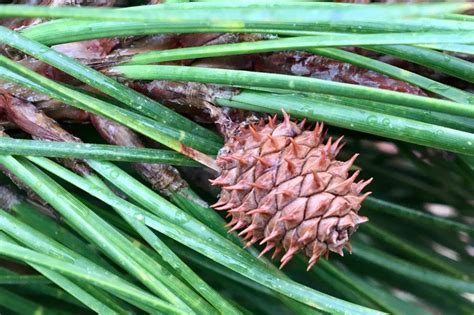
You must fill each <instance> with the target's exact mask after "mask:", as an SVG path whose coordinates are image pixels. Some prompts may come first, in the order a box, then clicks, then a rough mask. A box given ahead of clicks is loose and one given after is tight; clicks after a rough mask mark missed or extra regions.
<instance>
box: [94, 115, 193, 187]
mask: <svg viewBox="0 0 474 315" xmlns="http://www.w3.org/2000/svg"><path fill="white" fill-rule="evenodd" d="M91 122H92V124H93V125H94V127H95V128H96V130H97V131H98V132H99V133H100V135H101V136H102V138H104V139H105V140H106V141H107V142H108V143H110V144H114V145H121V146H126V147H138V148H141V147H144V145H143V143H142V141H141V140H140V138H139V137H138V135H137V134H136V133H135V132H133V131H132V130H130V129H129V128H127V127H125V126H123V125H120V124H118V123H116V122H114V121H111V120H108V119H106V118H103V117H100V116H97V115H91ZM132 165H133V167H134V169H135V170H136V171H137V172H138V174H139V175H140V176H141V177H142V178H143V179H145V180H146V181H148V182H149V183H150V184H151V185H152V187H153V189H155V190H157V191H159V192H160V193H162V194H164V195H169V194H171V193H172V192H175V191H177V190H179V189H181V188H183V187H186V186H187V184H186V182H185V181H184V180H183V179H181V176H180V175H179V172H178V170H176V169H175V168H174V167H172V166H171V165H165V164H151V163H133V164H132Z"/></svg>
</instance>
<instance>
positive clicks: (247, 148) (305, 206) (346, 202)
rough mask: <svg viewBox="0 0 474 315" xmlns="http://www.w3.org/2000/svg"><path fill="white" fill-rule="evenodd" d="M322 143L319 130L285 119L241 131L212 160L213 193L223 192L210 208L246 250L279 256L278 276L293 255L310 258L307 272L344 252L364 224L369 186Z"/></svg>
mask: <svg viewBox="0 0 474 315" xmlns="http://www.w3.org/2000/svg"><path fill="white" fill-rule="evenodd" d="M324 136H325V132H324V126H323V124H322V123H321V124H319V123H318V124H316V127H315V128H314V129H313V130H309V129H305V128H304V121H303V122H301V123H299V124H297V123H295V122H292V121H290V117H289V116H288V115H287V114H286V113H284V120H283V122H282V123H277V121H276V117H274V118H271V119H269V121H268V122H267V123H265V122H264V121H263V120H261V121H260V122H259V123H258V124H253V125H247V126H243V127H240V128H239V129H238V130H237V131H236V132H235V133H234V135H233V136H232V137H230V139H229V140H228V141H227V142H226V144H225V146H224V148H223V149H222V150H221V151H220V154H219V156H218V158H217V165H218V166H219V167H220V169H221V174H220V176H219V177H217V178H216V179H214V180H211V183H212V184H213V185H217V186H220V187H221V189H222V192H221V195H220V198H219V200H218V201H217V202H216V203H215V204H214V205H213V206H212V207H213V208H215V209H216V210H225V211H227V212H228V217H230V222H229V223H228V224H227V226H228V227H229V231H238V233H239V236H241V237H243V239H244V240H246V241H247V243H246V245H245V247H247V246H250V245H252V244H255V243H258V244H260V245H265V248H264V249H263V251H262V252H261V255H263V254H265V253H267V252H270V251H273V256H272V258H275V257H276V256H278V255H279V254H280V253H282V254H283V256H282V257H281V259H280V262H281V265H280V268H282V267H283V266H285V265H286V264H287V263H288V262H289V261H290V260H291V259H292V258H293V257H294V256H295V255H296V254H297V253H299V252H302V253H304V254H305V255H306V256H308V257H309V264H308V270H309V269H310V268H311V267H313V266H314V265H315V264H316V262H317V261H318V259H319V257H321V256H325V257H328V255H329V252H335V253H338V254H339V255H341V256H342V255H343V249H344V248H346V249H347V250H349V252H350V251H351V247H350V244H349V237H350V236H351V234H352V233H353V232H354V231H355V230H356V229H357V227H358V225H359V224H361V223H364V222H366V221H367V220H368V219H367V218H366V217H363V216H359V215H358V212H359V209H360V207H361V203H362V201H363V200H364V199H365V198H366V197H367V196H368V195H369V194H370V193H365V194H361V191H362V190H363V189H364V187H365V186H367V185H368V184H369V183H370V182H371V179H369V180H365V181H363V180H360V181H356V177H357V175H358V174H359V171H356V172H354V173H353V174H351V175H350V174H349V169H350V167H351V166H352V164H353V163H354V161H355V159H356V158H357V154H356V155H354V156H353V157H352V158H351V159H349V160H348V161H338V160H336V156H337V154H338V153H339V151H340V149H341V148H342V146H343V143H342V137H341V138H339V139H337V140H336V141H334V142H333V141H332V139H331V138H329V139H328V140H327V141H326V142H324V141H323V139H324Z"/></svg>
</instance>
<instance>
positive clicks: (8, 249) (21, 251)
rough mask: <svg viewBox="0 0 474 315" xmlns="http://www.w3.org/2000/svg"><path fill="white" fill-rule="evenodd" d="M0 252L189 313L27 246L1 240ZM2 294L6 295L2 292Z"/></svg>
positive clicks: (166, 309)
mask: <svg viewBox="0 0 474 315" xmlns="http://www.w3.org/2000/svg"><path fill="white" fill-rule="evenodd" d="M0 253H1V254H2V255H5V256H8V257H10V258H13V259H17V260H20V261H26V262H28V263H33V264H36V265H39V266H42V267H46V268H49V269H51V270H54V271H58V272H61V273H63V274H65V275H67V276H69V277H72V278H75V279H79V280H83V281H88V282H90V283H92V284H94V285H97V286H100V287H104V288H107V289H108V290H110V291H114V292H118V293H120V294H121V295H124V296H129V297H138V296H141V299H143V300H147V301H149V303H152V304H153V305H154V307H156V309H157V310H161V311H164V312H170V313H171V314H183V315H184V314H187V313H185V312H183V311H182V310H180V309H178V308H176V307H174V306H172V305H170V304H168V303H165V302H162V301H160V300H158V299H156V298H152V297H151V296H146V295H144V294H143V292H142V291H141V290H137V289H134V288H133V287H129V288H127V290H124V289H123V288H122V287H116V286H114V284H113V283H111V282H110V281H109V278H108V277H107V276H104V275H103V274H101V273H98V272H94V271H91V270H87V271H85V270H83V269H82V268H78V267H76V266H75V265H74V264H71V263H67V262H64V261H61V260H59V259H56V258H52V257H50V256H47V255H44V254H40V253H37V252H34V251H32V250H30V249H27V248H25V247H21V246H18V245H14V244H11V243H9V242H5V241H1V240H0ZM2 296H4V295H3V294H2Z"/></svg>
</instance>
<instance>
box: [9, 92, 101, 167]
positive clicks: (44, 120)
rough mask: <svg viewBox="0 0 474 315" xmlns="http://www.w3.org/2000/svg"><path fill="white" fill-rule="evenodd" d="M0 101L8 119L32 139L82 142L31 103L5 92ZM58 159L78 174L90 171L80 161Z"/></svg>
mask: <svg viewBox="0 0 474 315" xmlns="http://www.w3.org/2000/svg"><path fill="white" fill-rule="evenodd" d="M0 103H2V106H0V107H3V108H4V110H5V112H6V114H7V117H8V119H9V120H10V121H11V122H13V123H14V124H16V125H17V126H18V127H19V128H20V129H22V130H23V131H25V132H26V133H28V134H30V135H31V137H32V138H33V139H38V140H49V141H62V142H82V141H81V140H80V139H79V138H77V137H75V136H73V135H72V134H70V133H69V132H67V131H66V130H64V129H63V128H61V126H60V125H59V124H58V123H57V122H56V121H55V120H53V119H51V118H49V117H48V116H46V115H45V114H44V113H43V112H42V111H40V110H38V109H37V108H36V107H35V106H34V105H33V104H31V103H28V102H25V101H23V100H20V99H18V98H15V97H12V96H10V95H7V94H3V95H2V94H0ZM60 161H61V162H62V163H63V164H64V165H65V166H66V167H68V168H70V169H72V170H73V171H75V172H76V173H78V174H81V175H87V174H90V173H91V172H92V171H91V170H90V169H89V167H88V166H86V165H85V164H84V163H83V162H81V161H78V160H74V159H60Z"/></svg>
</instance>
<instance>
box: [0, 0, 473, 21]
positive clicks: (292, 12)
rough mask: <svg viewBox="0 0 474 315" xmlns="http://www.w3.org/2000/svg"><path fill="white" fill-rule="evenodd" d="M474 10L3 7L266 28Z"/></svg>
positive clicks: (12, 12)
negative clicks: (249, 25)
mask: <svg viewBox="0 0 474 315" xmlns="http://www.w3.org/2000/svg"><path fill="white" fill-rule="evenodd" d="M469 8H472V5H471V4H469V3H439V4H413V5H411V6H403V5H391V6H389V7H387V6H384V5H371V6H357V5H351V4H333V3H279V4H265V3H249V4H246V3H243V4H237V3H232V4H231V3H225V2H224V3H181V4H164V5H160V6H151V7H135V8H133V9H127V10H120V9H110V8H82V7H54V8H48V7H42V6H22V5H2V6H1V10H0V16H4V17H50V18H74V19H84V20H110V21H143V22H162V23H164V22H177V21H206V20H211V21H212V22H214V23H215V22H224V21H225V22H227V23H229V24H232V23H234V24H235V23H245V22H260V23H263V24H264V25H273V24H277V25H281V24H283V23H286V24H289V23H306V24H308V23H314V21H332V20H334V19H335V18H337V20H342V21H360V20H380V21H382V20H384V19H394V18H401V17H413V16H432V15H439V14H445V13H450V12H460V11H464V10H468V9H469Z"/></svg>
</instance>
